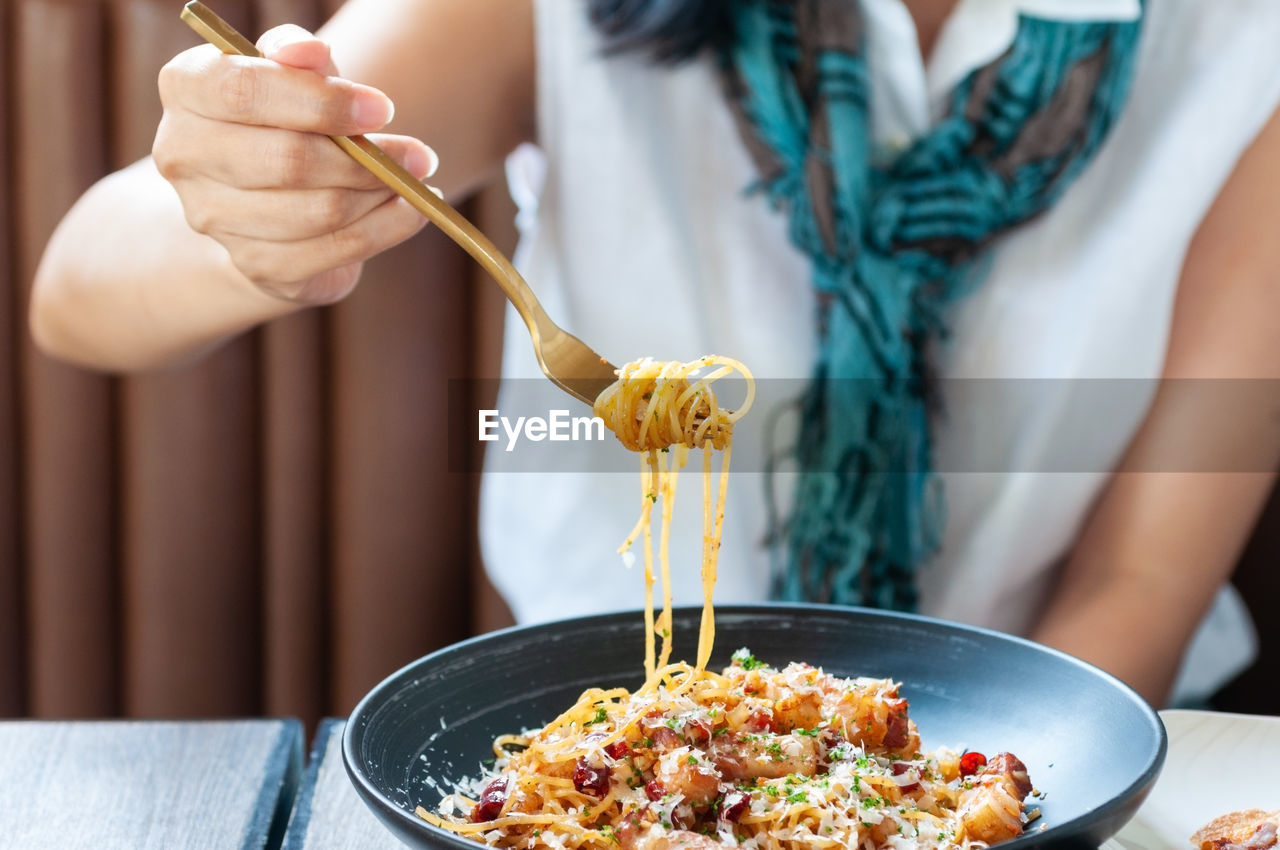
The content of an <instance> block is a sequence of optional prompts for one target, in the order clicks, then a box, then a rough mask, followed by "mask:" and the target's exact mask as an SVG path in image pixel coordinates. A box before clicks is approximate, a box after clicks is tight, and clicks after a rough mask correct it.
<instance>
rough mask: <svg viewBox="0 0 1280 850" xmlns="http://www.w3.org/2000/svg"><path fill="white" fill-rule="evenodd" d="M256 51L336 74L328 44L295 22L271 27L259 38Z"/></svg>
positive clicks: (283, 62)
mask: <svg viewBox="0 0 1280 850" xmlns="http://www.w3.org/2000/svg"><path fill="white" fill-rule="evenodd" d="M258 51H259V52H260V53H262V55H263V57H265V58H267V59H270V60H272V61H273V62H278V63H280V64H281V65H288V66H289V67H290V68H300V69H302V70H304V71H315V72H316V73H317V74H324V75H326V76H331V77H332V76H337V74H338V69H337V68H336V67H334V64H333V57H332V56H330V54H329V45H327V44H325V43H324V42H323V41H321V40H320V39H318V38H316V37H315V36H314V35H312V34H311V33H309V32H307V31H306V30H304V29H303V28H302V27H300V26H297V25H296V24H283V25H281V26H278V27H272V28H271V29H269V30H267V31H266V32H264V33H263V34H262V37H261V38H259V39H258Z"/></svg>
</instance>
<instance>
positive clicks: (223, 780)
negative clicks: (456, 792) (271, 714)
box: [0, 720, 402, 850]
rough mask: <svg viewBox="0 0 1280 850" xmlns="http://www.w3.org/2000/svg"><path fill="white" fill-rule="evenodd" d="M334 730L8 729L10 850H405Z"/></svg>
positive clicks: (273, 724) (0, 788)
mask: <svg viewBox="0 0 1280 850" xmlns="http://www.w3.org/2000/svg"><path fill="white" fill-rule="evenodd" d="M341 740H342V721H341V720H327V721H324V722H323V723H322V724H321V725H320V727H319V729H318V730H317V733H316V736H315V740H314V742H313V745H312V748H311V753H310V757H309V758H308V759H307V763H306V765H305V769H304V762H303V730H302V725H301V724H300V723H298V722H297V721H296V720H228V721H213V720H210V721H34V720H13V721H3V722H0V847H3V848H5V850H28V848H30V850H49V848H59V849H60V850H79V848H84V850H89V848H92V850H112V848H120V850H139V848H151V847H155V848H184V850H186V848H191V849H192V850H200V848H245V850H249V849H250V848H254V850H256V848H267V850H274V848H279V847H287V848H293V850H311V848H317V849H318V848H369V850H380V848H400V847H402V845H401V844H400V843H399V842H398V841H396V839H395V838H394V837H392V835H391V834H390V833H389V832H387V831H386V830H385V829H384V828H383V827H382V826H381V825H380V824H379V823H378V821H377V819H376V818H375V817H374V816H373V814H372V813H371V812H370V811H369V810H368V809H367V808H365V806H364V804H363V803H362V802H361V801H360V799H359V798H358V797H357V796H356V793H355V790H354V788H353V787H352V786H351V783H350V781H349V780H348V779H347V776H346V772H345V770H344V768H343V766H342V750H341Z"/></svg>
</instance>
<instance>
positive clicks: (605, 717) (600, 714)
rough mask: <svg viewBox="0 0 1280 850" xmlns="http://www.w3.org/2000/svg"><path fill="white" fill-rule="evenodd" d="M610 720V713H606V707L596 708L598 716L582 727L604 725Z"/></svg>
mask: <svg viewBox="0 0 1280 850" xmlns="http://www.w3.org/2000/svg"><path fill="white" fill-rule="evenodd" d="M608 719H609V712H607V711H605V710H604V706H603V705H602V706H599V707H598V708H596V716H595V717H593V718H591V719H590V720H588V721H587V722H586V723H584V724H582V725H584V726H591V725H593V724H595V723H604V722H605V721H606V720H608Z"/></svg>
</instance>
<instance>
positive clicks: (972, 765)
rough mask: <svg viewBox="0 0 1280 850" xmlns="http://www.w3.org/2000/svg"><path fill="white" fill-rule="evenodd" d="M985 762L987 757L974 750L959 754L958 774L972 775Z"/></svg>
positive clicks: (980, 768)
mask: <svg viewBox="0 0 1280 850" xmlns="http://www.w3.org/2000/svg"><path fill="white" fill-rule="evenodd" d="M986 763H987V757H986V756H984V755H983V754H982V753H980V752H977V751H976V750H974V751H970V752H967V753H965V754H964V755H962V756H960V775H961V776H973V775H974V774H975V773H977V772H978V771H979V770H982V768H983V767H984V766H985V765H986Z"/></svg>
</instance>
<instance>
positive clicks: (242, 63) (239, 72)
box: [160, 45, 395, 136]
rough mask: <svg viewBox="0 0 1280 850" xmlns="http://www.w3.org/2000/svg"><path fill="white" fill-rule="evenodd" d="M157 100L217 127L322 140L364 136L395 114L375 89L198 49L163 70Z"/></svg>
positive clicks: (266, 61)
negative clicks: (247, 128) (319, 136)
mask: <svg viewBox="0 0 1280 850" xmlns="http://www.w3.org/2000/svg"><path fill="white" fill-rule="evenodd" d="M160 99H161V101H162V102H163V103H164V105H165V108H167V109H185V110H189V111H191V112H195V113H197V114H199V115H201V116H203V117H205V118H209V119H212V120H215V121H228V122H232V123H236V124H250V125H256V126H262V127H279V128H283V129H286V130H299V131H303V132H310V133H323V134H324V135H327V136H339V135H341V136H346V135H354V134H356V133H368V132H372V131H374V130H378V129H380V128H381V127H383V126H385V125H386V124H387V123H388V122H389V121H390V120H391V116H392V115H393V114H394V111H395V109H394V106H393V105H392V103H391V99H390V98H388V97H387V96H386V95H385V94H383V93H382V92H381V91H379V90H378V89H375V88H373V87H372V86H366V85H362V84H360V83H355V82H352V81H350V80H346V79H343V78H341V77H334V76H327V75H324V74H319V73H316V72H315V71H310V70H304V69H300V68H291V67H287V66H284V65H280V64H278V63H276V62H273V61H271V60H269V59H259V58H256V57H249V56H233V55H227V54H223V53H222V52H221V51H219V50H218V49H217V48H216V47H214V46H212V45H201V46H200V47H194V48H192V49H190V50H187V51H185V52H184V53H181V54H179V55H178V56H176V57H175V58H174V59H173V60H171V61H170V62H169V63H168V64H167V65H165V67H164V68H163V69H162V70H161V72H160Z"/></svg>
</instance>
